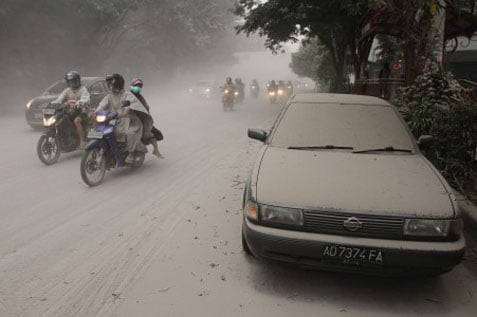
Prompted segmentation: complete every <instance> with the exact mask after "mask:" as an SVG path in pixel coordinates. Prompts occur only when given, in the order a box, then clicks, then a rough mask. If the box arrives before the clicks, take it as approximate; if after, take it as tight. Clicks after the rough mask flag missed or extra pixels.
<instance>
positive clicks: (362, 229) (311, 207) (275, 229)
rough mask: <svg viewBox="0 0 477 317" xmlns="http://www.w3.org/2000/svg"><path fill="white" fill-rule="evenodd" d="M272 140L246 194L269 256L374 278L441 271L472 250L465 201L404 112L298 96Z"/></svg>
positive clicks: (355, 100)
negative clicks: (459, 198) (460, 202)
mask: <svg viewBox="0 0 477 317" xmlns="http://www.w3.org/2000/svg"><path fill="white" fill-rule="evenodd" d="M248 136H249V137H250V138H252V139H256V140H260V141H262V142H264V146H263V147H262V149H261V150H260V151H259V154H258V158H257V160H256V163H255V165H254V167H253V170H252V173H251V177H250V179H249V180H248V182H247V184H246V187H245V192H244V200H243V228H242V243H243V248H244V250H245V251H246V252H248V253H252V254H253V255H255V256H257V257H261V258H266V259H271V260H278V261H284V262H289V263H293V264H297V265H301V266H305V267H317V268H321V269H327V270H337V271H352V272H359V273H371V274H385V275H387V274H391V275H393V274H398V275H400V274H405V275H407V274H425V275H436V274H441V273H444V272H448V271H450V270H451V269H452V268H453V267H454V266H455V265H457V264H458V263H459V262H460V261H461V259H462V256H463V254H464V249H465V240H464V236H463V232H462V231H463V222H462V216H461V211H460V210H459V207H458V204H457V201H456V197H455V196H454V193H453V190H452V188H451V187H450V186H449V185H448V183H447V182H446V181H445V179H444V178H443V177H442V175H441V174H440V173H439V171H438V170H437V169H436V168H435V167H434V166H433V165H432V164H431V163H430V162H429V161H428V160H427V159H426V158H425V157H424V156H423V154H422V153H421V152H420V149H419V147H424V146H426V143H427V144H429V142H432V137H431V136H421V137H420V138H419V140H418V141H417V142H416V141H415V139H414V137H413V136H412V134H411V132H410V130H409V129H408V127H407V125H406V123H405V122H404V121H403V119H402V118H401V116H400V114H399V113H398V112H397V110H396V109H395V108H394V107H393V106H392V105H391V104H389V103H388V102H387V101H384V100H382V99H379V98H375V97H368V96H358V95H344V94H316V93H314V94H297V95H295V96H294V97H293V98H292V99H291V100H290V101H289V103H288V104H287V106H286V107H285V108H284V109H283V110H282V112H281V113H280V115H279V116H278V118H277V120H276V122H275V124H274V125H273V127H272V129H271V130H270V131H269V132H267V131H264V130H261V129H249V131H248Z"/></svg>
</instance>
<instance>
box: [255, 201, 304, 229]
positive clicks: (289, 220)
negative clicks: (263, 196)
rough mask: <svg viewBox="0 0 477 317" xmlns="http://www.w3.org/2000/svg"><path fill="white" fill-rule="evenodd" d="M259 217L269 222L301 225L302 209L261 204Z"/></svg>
mask: <svg viewBox="0 0 477 317" xmlns="http://www.w3.org/2000/svg"><path fill="white" fill-rule="evenodd" d="M260 219H261V220H262V221H263V222H269V223H276V224H283V225H292V226H303V211H302V210H301V209H296V208H286V207H276V206H267V205H262V206H260Z"/></svg>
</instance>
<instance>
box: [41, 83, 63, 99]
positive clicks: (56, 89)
mask: <svg viewBox="0 0 477 317" xmlns="http://www.w3.org/2000/svg"><path fill="white" fill-rule="evenodd" d="M65 88H66V82H65V81H63V80H61V81H58V82H56V83H55V84H53V85H52V86H50V87H48V88H47V89H46V90H45V92H44V93H43V94H44V95H59V94H60V93H61V92H62V91H63V90H65Z"/></svg>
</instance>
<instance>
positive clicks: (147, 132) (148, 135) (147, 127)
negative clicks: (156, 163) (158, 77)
mask: <svg viewBox="0 0 477 317" xmlns="http://www.w3.org/2000/svg"><path fill="white" fill-rule="evenodd" d="M143 86H144V82H143V81H142V80H141V79H140V78H134V79H133V80H132V81H131V84H130V87H129V90H130V91H131V92H132V94H133V95H134V96H135V97H136V98H137V99H138V100H139V101H140V102H141V103H142V105H143V106H144V108H146V110H147V112H148V113H149V114H150V113H151V111H150V107H149V104H148V103H147V101H146V98H144V96H143V95H142V94H141V91H142V87H143ZM136 114H137V115H138V116H139V118H140V119H141V121H142V123H143V127H144V128H143V130H144V131H143V138H144V139H146V140H149V142H151V145H152V147H153V148H154V150H153V151H152V154H153V155H155V156H156V157H158V158H164V156H163V155H162V154H161V152H159V147H158V145H157V141H158V140H157V136H156V135H155V133H154V132H155V130H156V131H158V132H156V133H160V131H159V130H157V129H156V128H155V127H154V126H153V123H154V122H153V120H152V117H151V116H145V115H143V112H140V111H138V112H137V113H136Z"/></svg>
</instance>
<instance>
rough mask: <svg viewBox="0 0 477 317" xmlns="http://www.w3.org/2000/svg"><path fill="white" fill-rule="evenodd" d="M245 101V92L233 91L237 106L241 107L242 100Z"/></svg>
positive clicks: (240, 90)
mask: <svg viewBox="0 0 477 317" xmlns="http://www.w3.org/2000/svg"><path fill="white" fill-rule="evenodd" d="M244 99H245V92H244V91H243V89H240V88H239V89H238V90H236V91H235V101H236V102H237V104H239V105H241V104H242V103H243V100H244Z"/></svg>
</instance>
